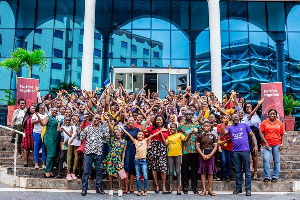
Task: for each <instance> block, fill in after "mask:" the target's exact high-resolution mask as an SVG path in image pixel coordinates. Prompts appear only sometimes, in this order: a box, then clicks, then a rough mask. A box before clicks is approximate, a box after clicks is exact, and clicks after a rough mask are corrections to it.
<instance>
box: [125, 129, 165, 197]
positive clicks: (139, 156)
mask: <svg viewBox="0 0 300 200" xmlns="http://www.w3.org/2000/svg"><path fill="white" fill-rule="evenodd" d="M121 129H122V130H123V131H124V133H125V134H126V135H127V136H128V137H129V138H130V139H131V141H132V142H133V144H134V145H135V148H136V154H135V159H134V164H135V170H136V183H137V187H138V193H137V196H141V189H142V187H141V172H142V173H143V177H144V193H143V196H147V190H148V168H147V161H146V157H147V143H148V141H149V140H151V138H153V137H155V136H156V135H158V134H161V132H162V131H164V129H162V130H160V131H157V132H156V133H155V134H153V135H151V136H149V137H148V138H145V139H144V133H143V132H138V134H137V140H136V139H134V138H133V137H132V136H131V135H130V134H129V133H128V132H127V131H126V130H125V129H124V128H123V127H121ZM161 137H163V136H161Z"/></svg>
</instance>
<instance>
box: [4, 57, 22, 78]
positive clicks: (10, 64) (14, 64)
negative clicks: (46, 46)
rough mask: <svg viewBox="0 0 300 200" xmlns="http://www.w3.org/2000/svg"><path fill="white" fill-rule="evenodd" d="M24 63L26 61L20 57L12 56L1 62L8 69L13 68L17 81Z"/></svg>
mask: <svg viewBox="0 0 300 200" xmlns="http://www.w3.org/2000/svg"><path fill="white" fill-rule="evenodd" d="M24 65H25V63H24V62H23V60H22V59H21V58H18V57H10V58H7V59H5V60H3V61H2V62H0V66H2V67H6V68H7V69H12V70H13V71H14V72H15V74H16V82H17V81H18V71H19V70H20V68H21V67H23V66H24Z"/></svg>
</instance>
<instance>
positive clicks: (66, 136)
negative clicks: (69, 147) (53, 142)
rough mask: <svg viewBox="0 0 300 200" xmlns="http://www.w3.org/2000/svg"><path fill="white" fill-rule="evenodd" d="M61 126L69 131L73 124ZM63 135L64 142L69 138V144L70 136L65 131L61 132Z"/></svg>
mask: <svg viewBox="0 0 300 200" xmlns="http://www.w3.org/2000/svg"><path fill="white" fill-rule="evenodd" d="M61 127H64V129H65V130H66V131H67V132H68V133H70V132H71V127H72V126H61ZM73 131H74V128H73ZM71 134H72V135H73V133H71ZM61 136H63V138H64V142H66V141H67V140H68V144H69V142H70V137H69V136H68V135H67V134H66V133H65V132H64V131H62V132H61Z"/></svg>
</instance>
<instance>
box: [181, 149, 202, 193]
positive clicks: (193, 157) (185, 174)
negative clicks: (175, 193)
mask: <svg viewBox="0 0 300 200" xmlns="http://www.w3.org/2000/svg"><path fill="white" fill-rule="evenodd" d="M189 168H191V172H192V178H191V179H192V190H194V189H197V180H198V168H199V154H198V153H189V154H183V155H182V165H181V176H182V188H189Z"/></svg>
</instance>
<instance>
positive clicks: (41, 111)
mask: <svg viewBox="0 0 300 200" xmlns="http://www.w3.org/2000/svg"><path fill="white" fill-rule="evenodd" d="M39 113H40V114H42V115H43V114H45V106H44V104H41V105H40V107H39Z"/></svg>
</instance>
